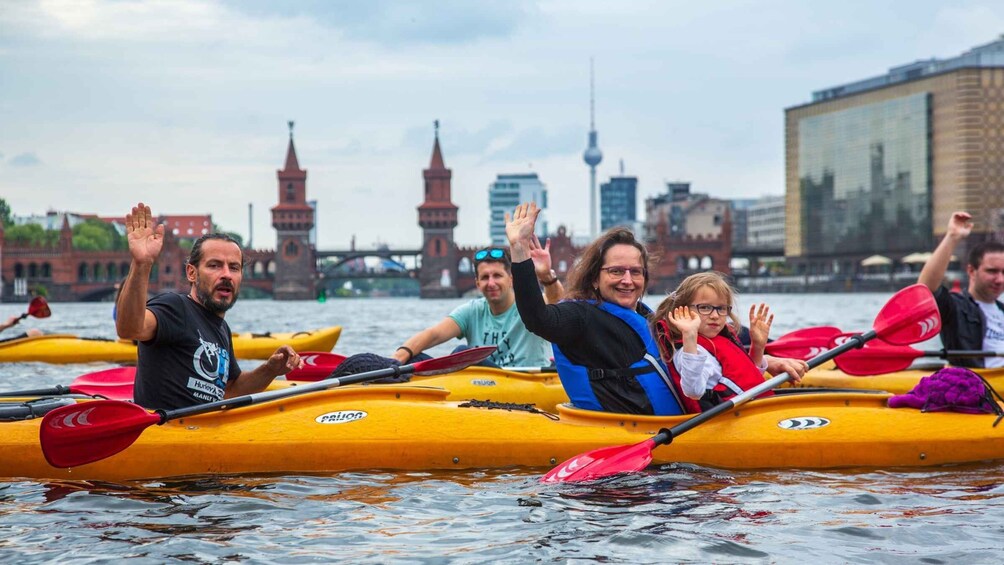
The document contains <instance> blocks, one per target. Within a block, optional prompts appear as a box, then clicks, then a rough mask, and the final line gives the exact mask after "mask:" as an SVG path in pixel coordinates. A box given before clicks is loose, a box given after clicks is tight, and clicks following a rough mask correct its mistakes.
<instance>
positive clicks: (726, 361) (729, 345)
mask: <svg viewBox="0 0 1004 565" xmlns="http://www.w3.org/2000/svg"><path fill="white" fill-rule="evenodd" d="M697 344H698V345H700V346H701V347H703V348H704V349H707V350H708V353H709V354H711V356H713V357H714V358H715V359H716V360H717V361H718V363H719V364H720V365H721V366H722V380H721V382H719V383H718V384H717V385H715V388H714V389H712V390H714V392H715V393H717V394H718V396H719V398H721V400H723V401H725V400H728V399H730V398H732V397H733V396H735V395H737V394H740V393H741V392H743V391H746V390H749V389H751V388H753V387H755V386H757V385H761V384H763V383H764V378H763V373H761V372H760V369H759V368H758V367H757V366H756V364H755V363H753V359H751V358H750V356H749V354H748V353H746V350H745V349H743V348H742V346H741V345H739V344H738V343H736V342H735V341H734V340H733V339H731V338H730V337H728V336H726V335H724V332H723V333H719V334H718V335H716V336H715V337H714V338H712V339H708V338H706V337H704V336H702V335H698V336H697ZM682 346H683V344H682V343H677V344H676V347H677V349H679V348H680V347H682ZM666 365H667V366H668V368H669V375H670V377H672V379H673V384H675V385H676V388H677V390H678V391H680V395H679V396H680V397H681V398H682V399H683V404H684V409H685V410H686V411H687V413H688V414H690V413H697V412H701V405H700V403H699V402H698V400H696V399H694V398H690V397H689V396H687V395H686V394H683V382H682V378H681V377H680V372H679V371H678V370H677V369H676V366H675V365H674V364H673V360H672V359H670V360H669V361H667V362H666ZM773 395H774V392H773V391H770V390H768V391H767V392H764V393H763V394H761V395H760V396H758V397H757V398H764V397H766V396H773Z"/></svg>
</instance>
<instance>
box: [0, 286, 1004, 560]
mask: <svg viewBox="0 0 1004 565" xmlns="http://www.w3.org/2000/svg"><path fill="white" fill-rule="evenodd" d="M888 298H889V295H888V294H854V295H850V294H819V295H812V294H802V295H791V294H786V295H748V296H744V297H743V298H742V301H743V303H744V304H745V305H746V306H747V307H748V305H749V304H751V303H753V302H755V301H759V300H765V301H766V302H768V303H769V304H770V305H771V307H772V309H773V310H774V312H775V313H776V314H777V319H776V321H775V324H774V330H773V332H772V333H773V335H774V336H779V335H782V334H784V333H786V332H788V331H791V330H794V329H798V328H802V327H807V326H815V325H836V326H838V327H840V328H842V329H844V330H847V331H851V330H865V329H868V328H870V327H871V323H872V320H873V319H874V317H875V315H876V314H877V313H878V311H879V309H880V308H881V306H882V305H883V304H884V303H885V302H886V300H887V299H888ZM658 299H659V297H650V301H649V303H650V304H652V305H654V304H655V303H656V302H657V301H658ZM461 302H462V300H424V301H423V300H417V299H407V298H394V299H390V298H388V299H345V300H329V301H328V302H327V303H323V304H319V303H316V302H272V301H252V300H247V301H240V302H238V304H237V306H236V307H235V308H234V310H232V311H231V312H230V313H229V314H228V320H229V321H230V323H231V326H232V327H233V329H234V330H235V331H259V332H260V331H273V332H279V331H298V330H302V329H312V328H319V327H323V326H328V325H342V326H343V327H344V331H343V333H342V337H341V339H340V341H339V343H338V345H337V346H336V347H335V351H336V352H339V353H342V354H351V353H358V352H363V351H372V352H378V353H382V354H384V355H389V354H390V353H391V352H392V351H393V349H394V348H395V347H397V346H398V345H399V344H400V343H401V341H402V340H404V339H405V338H407V337H408V336H410V335H411V334H412V333H414V332H416V331H418V330H420V329H421V328H423V327H425V326H426V325H428V324H430V323H432V322H435V321H438V320H440V319H441V318H442V317H443V316H445V315H446V313H448V312H449V310H450V309H451V308H453V307H454V306H455V305H457V304H460V303H461ZM19 312H20V310H18V309H17V307H15V306H14V305H9V304H7V305H4V306H3V308H0V317H3V318H5V317H7V316H10V315H11V314H14V313H19ZM52 313H53V315H52V317H51V318H49V319H46V320H40V321H39V320H26V321H25V325H28V324H30V323H32V322H35V323H34V325H35V326H36V327H39V328H41V329H43V330H45V331H47V332H63V333H74V334H78V335H83V336H93V337H109V338H110V337H113V334H114V328H113V326H112V320H111V305H110V304H107V303H104V304H93V303H92V304H78V303H73V304H62V303H57V304H52ZM933 345H937V344H936V343H935V344H933ZM922 347H924V348H930V347H928V344H925V345H924V346H922ZM451 348H452V346H451V345H443V346H440V347H439V348H436V349H434V350H433V351H432V353H433V354H446V353H449V351H450V349H451ZM247 365H248V366H250V363H248V364H247ZM103 368H107V366H106V365H66V366H54V365H45V364H39V363H18V364H7V365H4V366H3V367H2V376H3V378H4V382H3V388H5V389H24V388H32V387H39V386H45V385H55V384H68V383H69V382H70V381H71V380H72V379H73V378H74V377H75V376H78V375H80V374H83V373H87V372H91V371H95V370H98V369H103ZM0 431H2V424H0ZM0 457H3V454H0ZM1002 471H1004V464H983V465H972V466H963V467H941V468H935V469H930V470H925V471H904V470H901V469H888V470H874V469H870V470H839V471H827V472H818V471H813V472H804V471H792V470H779V471H757V472H746V471H741V472H737V471H725V470H720V469H710V468H702V467H694V466H687V465H672V466H665V467H661V468H652V469H650V470H648V471H647V472H645V473H641V474H637V475H633V476H629V477H628V476H621V477H615V478H612V479H608V480H605V481H601V482H598V483H594V484H587V485H582V484H576V485H557V486H555V485H541V484H540V483H539V482H538V479H539V474H538V473H537V472H536V471H535V472H530V471H526V470H521V469H507V470H503V471H483V472H430V473H415V472H408V473H388V472H372V473H342V474H335V475H331V476H269V477H261V476H254V477H196V478H191V479H185V480H173V479H172V480H150V481H137V482H129V483H123V484H110V483H90V482H40V481H26V480H16V479H10V478H7V479H0V532H2V535H0V562H2V563H7V562H10V563H29V562H42V561H57V560H58V561H60V562H70V563H74V562H76V563H84V562H88V563H89V562H102V561H117V560H120V559H125V558H140V560H141V561H146V562H150V563H167V562H197V563H202V562H205V563H218V562H221V561H248V562H281V563H309V562H331V561H335V560H338V561H345V562H358V563H440V562H457V563H483V562H488V561H491V562H508V563H526V562H569V561H604V562H625V563H666V562H702V563H706V562H720V563H762V562H770V563H802V562H806V561H813V562H816V563H847V562H869V563H874V562H879V563H917V562H922V563H953V562H968V563H998V562H1001V561H1002V558H1004V550H1002V549H1001V545H1002V543H1004V542H1002V541H1001V540H1002V538H1004V536H1002V534H1004V504H1001V502H999V501H998V499H999V498H1000V497H1001V496H1002V495H1004V486H1002V484H1001V476H1002Z"/></svg>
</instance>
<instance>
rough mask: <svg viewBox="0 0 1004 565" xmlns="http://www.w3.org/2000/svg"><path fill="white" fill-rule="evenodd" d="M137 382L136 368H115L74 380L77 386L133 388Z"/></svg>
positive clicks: (72, 385)
mask: <svg viewBox="0 0 1004 565" xmlns="http://www.w3.org/2000/svg"><path fill="white" fill-rule="evenodd" d="M134 382H136V367H114V368H111V369H105V370H103V371H94V372H93V373H85V374H83V375H80V376H79V377H77V378H75V379H73V382H72V383H70V387H71V388H72V387H75V386H124V385H128V386H132V385H133V383H134Z"/></svg>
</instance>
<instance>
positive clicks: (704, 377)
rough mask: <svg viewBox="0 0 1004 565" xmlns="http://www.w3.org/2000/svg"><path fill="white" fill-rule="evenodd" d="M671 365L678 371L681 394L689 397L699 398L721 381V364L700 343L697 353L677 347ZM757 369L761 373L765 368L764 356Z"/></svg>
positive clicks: (765, 360)
mask: <svg viewBox="0 0 1004 565" xmlns="http://www.w3.org/2000/svg"><path fill="white" fill-rule="evenodd" d="M673 365H675V366H676V370H677V371H678V372H679V373H680V384H681V387H682V388H683V394H685V395H687V396H688V397H689V398H693V399H695V400H699V399H700V398H701V397H702V396H704V393H705V392H707V391H709V390H711V389H713V388H715V386H717V385H718V383H720V382H722V364H721V363H719V362H718V359H715V356H714V355H712V354H711V353H710V352H709V351H708V350H707V349H705V348H703V347H701V346H700V345H698V346H697V353H687V352H686V351H684V350H683V348H682V347H681V348H678V349H677V350H676V352H674V353H673ZM757 369H760V372H761V373H763V372H765V371H766V370H767V359H766V358H763V357H761V359H760V365H758V366H757Z"/></svg>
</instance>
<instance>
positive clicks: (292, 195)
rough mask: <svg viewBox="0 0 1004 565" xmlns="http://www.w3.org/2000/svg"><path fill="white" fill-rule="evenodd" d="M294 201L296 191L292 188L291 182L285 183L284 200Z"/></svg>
mask: <svg viewBox="0 0 1004 565" xmlns="http://www.w3.org/2000/svg"><path fill="white" fill-rule="evenodd" d="M295 201H296V191H295V190H294V189H293V183H289V184H287V185H286V202H295Z"/></svg>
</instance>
